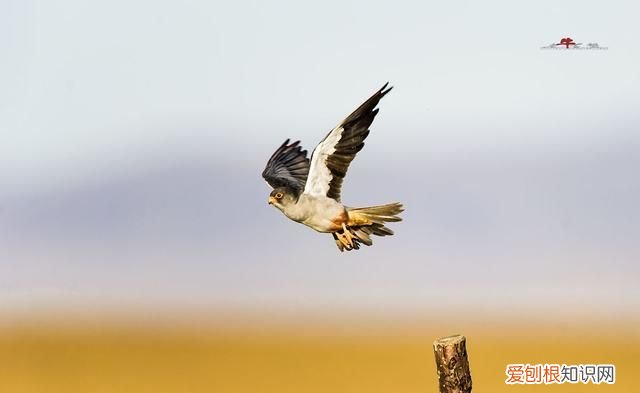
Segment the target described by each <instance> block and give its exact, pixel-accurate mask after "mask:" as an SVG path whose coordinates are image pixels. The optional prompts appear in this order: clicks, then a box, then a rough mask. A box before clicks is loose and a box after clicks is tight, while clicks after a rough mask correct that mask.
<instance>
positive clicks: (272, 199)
mask: <svg viewBox="0 0 640 393" xmlns="http://www.w3.org/2000/svg"><path fill="white" fill-rule="evenodd" d="M274 203H276V198H274V197H272V196H270V197H269V204H270V205H273V204H274Z"/></svg>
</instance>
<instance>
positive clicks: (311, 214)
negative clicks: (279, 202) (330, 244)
mask: <svg viewBox="0 0 640 393" xmlns="http://www.w3.org/2000/svg"><path fill="white" fill-rule="evenodd" d="M282 212H283V213H284V215H285V216H287V217H289V218H290V219H292V220H293V221H297V222H299V223H302V224H304V225H306V226H308V227H310V228H313V229H315V230H316V231H318V232H334V231H336V230H337V228H339V226H340V224H338V223H337V221H336V220H340V218H341V217H343V216H344V217H345V218H346V213H345V208H344V206H343V205H342V204H341V203H340V202H338V201H336V200H335V199H331V198H327V197H316V196H312V195H309V194H302V195H301V196H300V199H298V203H296V204H295V205H290V206H287V207H285V208H284V209H283V211H282Z"/></svg>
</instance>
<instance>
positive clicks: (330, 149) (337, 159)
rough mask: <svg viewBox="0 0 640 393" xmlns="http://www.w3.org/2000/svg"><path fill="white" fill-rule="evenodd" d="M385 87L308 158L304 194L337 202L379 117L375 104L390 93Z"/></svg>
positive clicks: (338, 126) (330, 134)
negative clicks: (354, 161) (309, 161)
mask: <svg viewBox="0 0 640 393" xmlns="http://www.w3.org/2000/svg"><path fill="white" fill-rule="evenodd" d="M388 84H389V83H388V82H387V83H385V85H384V86H382V88H381V89H380V90H378V91H377V92H376V93H375V94H374V95H373V96H371V97H370V98H369V99H368V100H367V101H365V102H364V104H362V105H360V107H359V108H358V109H356V110H355V111H354V112H353V113H352V114H350V115H349V116H348V117H347V118H346V119H344V120H343V121H342V122H340V124H338V125H337V126H336V127H335V128H334V129H333V130H331V131H330V132H329V133H328V134H327V136H325V137H324V139H323V140H322V141H321V142H320V143H319V144H318V146H317V147H316V148H315V150H314V151H313V153H312V154H311V166H310V170H309V177H308V178H307V183H306V185H305V187H304V192H305V193H307V194H311V195H316V196H321V195H326V196H328V197H329V198H333V199H335V200H337V201H340V190H341V188H342V180H343V179H344V177H345V175H346V174H347V169H348V168H349V164H350V163H351V161H353V159H354V158H355V157H356V154H357V153H358V152H359V151H360V150H362V148H363V147H364V140H365V138H366V137H367V135H369V126H370V125H371V123H372V122H373V119H374V118H375V117H376V114H378V109H376V106H377V105H378V102H380V99H381V98H382V97H384V95H385V94H387V93H388V92H389V91H390V90H391V89H392V88H391V87H390V88H388V89H387V85H388Z"/></svg>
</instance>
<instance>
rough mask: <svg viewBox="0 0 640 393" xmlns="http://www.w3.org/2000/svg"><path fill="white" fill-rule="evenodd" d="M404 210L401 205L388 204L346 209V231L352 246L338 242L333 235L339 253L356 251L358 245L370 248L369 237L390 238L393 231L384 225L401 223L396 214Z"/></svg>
mask: <svg viewBox="0 0 640 393" xmlns="http://www.w3.org/2000/svg"><path fill="white" fill-rule="evenodd" d="M403 211H404V208H403V206H402V204H400V203H398V202H396V203H390V204H387V205H381V206H370V207H358V208H347V213H348V215H349V221H348V222H347V225H346V226H347V230H348V231H349V232H350V234H351V237H352V243H353V244H352V245H350V244H344V243H343V242H342V241H340V239H339V237H338V236H336V234H334V235H333V237H334V239H335V240H336V244H337V245H338V248H339V249H340V251H344V250H345V249H346V250H347V251H350V250H357V249H359V248H360V243H362V244H364V245H367V246H370V245H372V244H373V241H372V240H371V235H376V236H391V235H393V231H392V230H391V229H389V228H387V227H386V226H385V225H384V224H385V223H387V222H397V221H402V218H400V217H398V214H400V213H402V212H403Z"/></svg>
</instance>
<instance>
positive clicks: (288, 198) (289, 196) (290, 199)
mask: <svg viewBox="0 0 640 393" xmlns="http://www.w3.org/2000/svg"><path fill="white" fill-rule="evenodd" d="M295 203H296V195H295V192H294V191H293V190H292V189H290V188H289V187H277V188H275V189H274V190H273V191H271V194H269V204H270V205H273V206H275V207H277V208H278V209H280V210H282V209H284V208H285V207H286V206H288V205H292V204H295Z"/></svg>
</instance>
